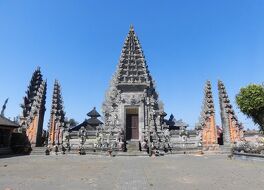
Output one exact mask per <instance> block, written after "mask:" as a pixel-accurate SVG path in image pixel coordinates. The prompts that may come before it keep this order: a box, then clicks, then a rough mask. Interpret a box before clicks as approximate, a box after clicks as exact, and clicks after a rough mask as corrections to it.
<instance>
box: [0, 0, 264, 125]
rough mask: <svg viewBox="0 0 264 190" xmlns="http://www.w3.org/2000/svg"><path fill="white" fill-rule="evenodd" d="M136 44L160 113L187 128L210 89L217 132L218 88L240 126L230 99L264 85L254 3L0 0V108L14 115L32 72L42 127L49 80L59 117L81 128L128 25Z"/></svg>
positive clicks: (263, 22) (262, 12)
mask: <svg viewBox="0 0 264 190" xmlns="http://www.w3.org/2000/svg"><path fill="white" fill-rule="evenodd" d="M130 24H133V25H134V27H135V31H136V33H137V35H138V36H139V39H140V42H141V44H142V47H143V50H144V52H145V56H146V60H147V63H148V65H149V69H150V71H151V73H152V76H153V78H154V79H155V80H156V84H157V89H158V92H159V94H160V99H161V100H162V101H163V102H164V104H165V111H166V112H167V113H168V114H170V113H173V114H174V115H175V117H176V118H177V119H179V118H182V119H183V120H184V121H186V122H187V123H189V124H190V126H194V124H195V123H196V122H197V120H198V117H199V114H200V111H201V105H202V99H203V88H204V84H205V81H206V80H207V79H209V80H211V81H212V84H213V95H214V99H215V106H216V111H217V113H216V115H217V123H218V124H219V123H220V120H219V115H220V113H219V103H218V92H217V80H218V79H221V80H223V82H224V83H225V85H226V88H227V91H228V94H229V96H230V100H231V102H232V103H233V106H234V107H235V111H236V113H237V115H238V118H239V119H240V121H242V122H243V123H244V124H245V127H246V128H247V127H254V126H253V123H252V122H251V120H250V119H246V117H245V116H244V115H243V114H241V113H239V110H238V109H237V106H236V104H235V95H236V94H237V93H238V91H239V89H240V88H241V87H243V86H245V85H247V84H249V83H262V82H263V81H264V78H263V76H264V1H263V0H221V1H219V0H206V1H205V0H204V1H203V0H199V1H197V0H182V1H176V0H171V1H154V0H150V1H147V0H145V1H142V0H133V1H124V0H114V1H106V0H105V1H100V0H96V1H92V0H91V1H88V0H87V1H65V0H63V1H59V0H56V1H53V0H47V1H36V0H34V1H33V0H32V1H20V0H17V1H12V0H6V1H0V27H1V29H0V66H1V67H0V69H1V70H0V71H1V72H0V73H1V74H0V81H1V85H0V92H1V93H0V104H1V105H2V103H3V102H4V100H5V99H6V98H7V97H9V98H10V99H9V103H8V106H7V109H6V115H7V116H8V117H11V118H12V117H14V116H17V115H18V114H20V113H21V108H20V107H19V104H20V103H22V97H23V96H24V95H25V91H26V88H27V86H28V84H29V80H30V78H31V75H32V72H33V71H34V70H35V69H36V67H37V66H40V67H41V70H42V73H43V75H44V78H47V80H48V92H47V106H46V107H47V111H46V115H45V127H46V126H47V122H48V119H49V115H50V101H51V95H52V88H53V83H54V80H55V79H58V80H59V81H60V83H61V85H62V93H63V94H62V95H63V98H64V106H65V111H66V113H67V116H68V117H69V118H75V119H76V120H77V121H79V122H81V121H83V120H84V119H85V117H86V113H87V112H88V111H90V110H91V109H92V107H93V106H96V107H97V108H98V110H101V104H102V102H103V100H104V95H105V91H106V90H107V88H108V86H109V82H110V79H111V78H112V74H113V73H114V71H115V69H116V65H117V63H118V59H119V56H120V52H121V48H122V46H123V42H124V39H125V37H126V35H127V33H128V30H129V25H130Z"/></svg>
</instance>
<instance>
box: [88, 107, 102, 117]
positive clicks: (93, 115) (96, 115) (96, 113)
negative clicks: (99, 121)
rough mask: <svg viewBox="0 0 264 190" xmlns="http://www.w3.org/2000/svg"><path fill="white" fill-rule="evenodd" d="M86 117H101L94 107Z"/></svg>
mask: <svg viewBox="0 0 264 190" xmlns="http://www.w3.org/2000/svg"><path fill="white" fill-rule="evenodd" d="M87 115H88V116H89V117H101V115H100V114H99V113H98V112H97V111H96V109H95V107H94V108H93V110H92V111H90V112H89V113H87Z"/></svg>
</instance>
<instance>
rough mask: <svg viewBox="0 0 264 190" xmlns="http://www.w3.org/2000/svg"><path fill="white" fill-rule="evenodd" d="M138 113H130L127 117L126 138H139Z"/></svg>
mask: <svg viewBox="0 0 264 190" xmlns="http://www.w3.org/2000/svg"><path fill="white" fill-rule="evenodd" d="M138 136H139V129H138V115H137V114H128V115H127V117H126V139H127V140H130V139H138Z"/></svg>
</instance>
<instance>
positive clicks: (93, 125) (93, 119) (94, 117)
mask: <svg viewBox="0 0 264 190" xmlns="http://www.w3.org/2000/svg"><path fill="white" fill-rule="evenodd" d="M87 116H88V117H89V118H88V119H85V120H84V121H83V122H82V123H81V124H79V125H77V126H74V127H72V128H70V129H69V131H70V132H71V131H79V130H80V129H81V128H82V127H84V128H85V129H86V130H87V131H95V130H98V129H97V127H99V126H100V125H102V124H103V122H102V121H100V120H99V119H98V117H101V115H100V114H99V113H98V112H97V111H96V108H95V107H94V108H93V110H92V111H90V112H89V113H87Z"/></svg>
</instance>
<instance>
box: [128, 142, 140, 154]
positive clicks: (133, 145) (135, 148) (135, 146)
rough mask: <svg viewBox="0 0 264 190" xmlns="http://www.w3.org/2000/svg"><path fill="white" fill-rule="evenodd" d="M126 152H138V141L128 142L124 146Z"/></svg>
mask: <svg viewBox="0 0 264 190" xmlns="http://www.w3.org/2000/svg"><path fill="white" fill-rule="evenodd" d="M126 148H127V152H131V151H139V143H138V141H128V142H127V144H126Z"/></svg>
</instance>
